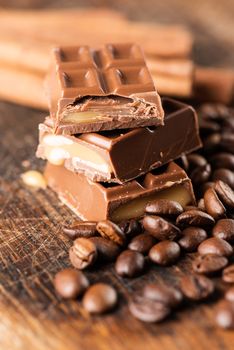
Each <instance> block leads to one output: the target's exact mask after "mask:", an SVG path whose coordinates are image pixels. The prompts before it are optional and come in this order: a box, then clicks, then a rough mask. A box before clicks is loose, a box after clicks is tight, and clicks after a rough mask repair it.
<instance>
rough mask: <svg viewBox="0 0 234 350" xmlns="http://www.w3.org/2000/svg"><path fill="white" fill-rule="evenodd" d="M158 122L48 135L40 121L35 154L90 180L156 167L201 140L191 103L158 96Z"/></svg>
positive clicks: (129, 176)
mask: <svg viewBox="0 0 234 350" xmlns="http://www.w3.org/2000/svg"><path fill="white" fill-rule="evenodd" d="M162 104H163V108H164V111H165V125H164V126H163V127H151V128H149V127H146V128H137V129H134V130H123V131H121V130H116V131H106V132H103V133H99V134H98V133H86V134H82V135H77V136H76V137H75V136H65V135H64V136H62V135H53V134H52V130H51V129H50V128H47V127H46V125H45V124H41V125H40V145H39V147H38V150H37V156H38V157H41V158H43V159H47V160H49V161H50V162H51V163H53V164H57V165H62V164H64V165H65V167H66V168H67V169H69V170H71V171H74V172H78V173H83V174H85V175H86V176H88V177H89V178H90V179H91V180H92V181H105V182H106V181H107V182H118V183H123V182H126V181H129V180H131V179H133V178H135V177H138V176H140V175H142V174H144V173H146V172H147V171H149V170H152V169H154V168H158V167H160V166H162V165H163V164H166V163H168V162H169V161H172V160H175V159H177V158H179V157H180V156H181V155H182V154H186V153H189V152H192V151H194V150H196V149H197V148H199V147H200V146H201V141H200V137H199V127H198V120H197V115H196V112H195V111H194V109H193V108H192V107H190V106H188V105H186V104H184V103H180V102H177V101H175V100H172V99H168V98H163V99H162Z"/></svg>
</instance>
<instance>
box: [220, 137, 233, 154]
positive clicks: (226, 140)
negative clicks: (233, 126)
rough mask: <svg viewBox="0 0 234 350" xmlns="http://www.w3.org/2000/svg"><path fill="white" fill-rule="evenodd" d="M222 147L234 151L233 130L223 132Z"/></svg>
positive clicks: (227, 150)
mask: <svg viewBox="0 0 234 350" xmlns="http://www.w3.org/2000/svg"><path fill="white" fill-rule="evenodd" d="M220 147H221V148H222V149H223V150H224V151H226V152H231V153H234V135H233V133H231V132H223V133H222V134H221V142H220Z"/></svg>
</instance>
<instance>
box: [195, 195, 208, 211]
mask: <svg viewBox="0 0 234 350" xmlns="http://www.w3.org/2000/svg"><path fill="white" fill-rule="evenodd" d="M197 206H198V208H199V209H200V210H202V211H206V208H205V202H204V199H203V198H201V199H200V200H199V201H198V203H197Z"/></svg>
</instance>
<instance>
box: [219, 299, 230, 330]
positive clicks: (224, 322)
mask: <svg viewBox="0 0 234 350" xmlns="http://www.w3.org/2000/svg"><path fill="white" fill-rule="evenodd" d="M215 321H216V324H217V325H218V326H219V327H221V328H224V329H234V303H232V302H230V301H228V300H221V301H220V302H219V303H218V305H217V306H216V313H215Z"/></svg>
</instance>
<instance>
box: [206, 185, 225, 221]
mask: <svg viewBox="0 0 234 350" xmlns="http://www.w3.org/2000/svg"><path fill="white" fill-rule="evenodd" d="M204 204H205V209H206V211H207V213H208V214H210V215H211V216H212V217H213V218H214V219H215V220H218V219H220V218H222V217H224V216H225V213H226V209H225V207H224V206H223V204H222V202H221V201H220V199H219V197H218V195H217V193H216V191H215V190H214V189H213V188H209V189H208V190H207V191H206V192H205V194H204Z"/></svg>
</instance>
